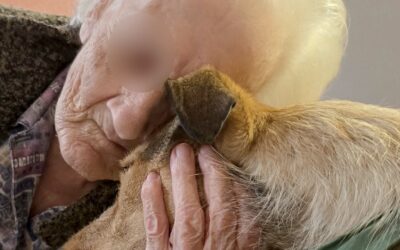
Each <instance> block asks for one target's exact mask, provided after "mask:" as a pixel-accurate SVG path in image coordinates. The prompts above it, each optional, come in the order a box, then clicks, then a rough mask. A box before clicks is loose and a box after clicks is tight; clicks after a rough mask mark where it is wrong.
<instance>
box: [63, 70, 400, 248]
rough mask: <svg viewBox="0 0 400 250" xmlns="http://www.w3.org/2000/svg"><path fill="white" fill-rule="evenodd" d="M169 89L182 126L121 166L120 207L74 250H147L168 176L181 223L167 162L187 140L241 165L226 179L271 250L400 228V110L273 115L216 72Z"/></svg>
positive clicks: (78, 238) (328, 105) (340, 104)
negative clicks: (151, 214) (154, 194)
mask: <svg viewBox="0 0 400 250" xmlns="http://www.w3.org/2000/svg"><path fill="white" fill-rule="evenodd" d="M167 89H168V91H167V92H168V93H169V96H170V100H171V101H172V103H173V105H174V107H175V111H176V114H177V117H176V118H175V119H174V120H173V121H171V122H170V123H169V124H168V125H166V126H165V127H164V129H163V130H162V131H161V132H159V133H158V134H157V135H155V136H154V137H153V139H152V140H151V141H149V142H148V143H147V144H146V145H142V146H141V147H139V148H137V149H136V150H134V152H132V153H130V154H129V155H128V156H127V157H126V159H124V160H123V161H122V164H123V167H124V169H125V170H123V172H122V174H121V188H120V192H119V197H118V198H117V202H116V203H115V204H114V205H113V206H112V207H111V208H109V209H108V210H107V211H106V212H105V213H104V214H103V215H102V216H101V217H100V218H99V219H97V220H96V221H94V222H93V223H92V224H90V225H89V226H88V227H86V228H84V229H83V230H82V231H81V232H79V233H78V234H77V235H75V236H74V237H72V239H71V240H70V241H69V242H67V244H66V245H65V248H66V249H144V244H145V231H144V226H143V213H142V207H141V206H142V204H141V201H140V198H139V194H140V187H141V184H142V183H143V181H144V178H145V176H146V174H147V173H148V172H149V171H159V172H160V175H161V177H162V180H163V185H164V193H165V194H166V198H165V200H166V201H167V205H168V208H169V211H170V216H171V221H172V214H173V212H172V211H173V206H172V204H171V199H170V197H169V195H170V194H171V187H170V172H169V168H168V158H169V152H170V150H171V148H172V146H174V145H175V144H176V143H177V142H180V141H182V140H184V141H192V142H195V143H194V145H198V144H210V143H213V145H214V146H215V148H216V149H217V150H218V151H219V152H220V153H221V154H222V155H223V156H224V157H225V158H226V159H229V160H230V161H231V162H232V163H233V164H226V168H225V169H224V170H225V171H226V173H227V174H228V175H229V176H230V177H231V178H233V179H234V181H236V182H239V183H242V184H243V185H246V186H247V188H248V190H249V193H248V195H247V196H245V197H242V196H241V197H239V198H238V199H239V203H241V204H248V211H249V215H248V217H249V218H250V219H249V223H251V222H256V223H259V224H261V225H262V229H263V237H262V239H261V241H260V245H259V246H263V248H266V247H270V248H271V249H289V248H294V249H310V248H314V247H319V246H322V245H324V244H326V243H329V242H330V241H333V240H335V239H337V238H338V237H340V236H343V235H346V234H349V233H351V232H355V231H357V230H359V229H361V228H363V227H365V226H366V225H368V224H369V223H370V222H371V221H374V220H377V221H376V229H377V230H378V229H382V228H383V229H384V228H385V227H386V226H387V225H388V224H389V223H391V221H394V220H396V219H398V217H399V209H400V185H399V183H400V156H399V155H400V112H399V111H398V110H394V109H387V108H381V107H376V106H371V105H364V104H359V103H352V102H347V101H323V102H317V103H314V104H308V105H298V106H293V107H289V108H284V109H274V108H270V107H266V106H265V105H263V104H260V103H259V102H257V101H255V99H254V98H252V97H251V96H250V95H249V94H247V93H246V92H245V91H244V90H242V89H241V88H240V87H239V86H238V85H236V84H235V83H233V82H232V81H231V80H230V79H229V78H228V77H226V76H225V75H223V74H221V73H218V72H215V71H213V70H212V69H202V70H200V71H198V72H196V73H194V74H192V75H190V76H187V77H185V78H182V79H179V80H177V81H170V82H168V84H167ZM206 118H208V119H206ZM184 132H185V133H184ZM185 134H187V135H189V137H187V136H186V135H185ZM189 138H190V140H189Z"/></svg>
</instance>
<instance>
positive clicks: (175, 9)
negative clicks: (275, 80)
mask: <svg viewBox="0 0 400 250" xmlns="http://www.w3.org/2000/svg"><path fill="white" fill-rule="evenodd" d="M243 4H246V1H233V2H232V1H215V0H205V1H196V0H187V1H174V0H171V1H158V0H136V1H135V0H119V1H118V0H117V1H103V2H102V4H99V5H98V6H96V8H95V10H94V11H93V12H91V13H90V15H89V17H88V19H87V20H86V21H85V22H84V23H83V26H82V28H81V39H82V41H83V43H84V46H83V48H82V50H81V52H80V53H79V54H78V56H77V58H76V60H75V61H74V63H73V64H72V66H71V69H70V72H69V77H68V79H67V81H66V83H65V86H64V89H63V91H62V94H61V96H60V99H59V102H58V105H57V109H56V130H57V134H58V138H59V141H60V148H61V153H62V155H63V157H64V159H65V160H66V162H67V163H68V164H69V165H70V166H71V167H73V168H74V169H75V170H77V172H78V173H80V174H81V175H82V176H84V177H86V178H88V179H89V180H97V179H108V178H113V179H116V178H118V160H120V159H121V158H122V157H123V156H124V154H125V153H126V151H127V150H128V149H129V148H132V147H135V146H136V145H138V144H140V143H141V142H142V141H143V140H145V139H146V137H148V136H149V135H150V134H151V133H152V132H153V131H154V130H156V129H157V127H158V126H160V125H161V124H162V123H163V122H165V121H166V120H167V119H168V117H169V116H170V108H169V107H168V104H167V102H166V100H165V96H164V91H163V84H164V82H165V81H166V80H167V79H168V78H177V77H179V76H182V75H184V74H187V73H190V72H191V71H193V70H195V69H197V68H199V67H201V66H203V65H206V64H211V65H213V66H214V67H216V68H217V69H219V70H221V71H223V72H225V73H227V74H229V75H230V76H231V77H232V78H233V79H234V80H236V81H237V82H239V83H243V85H244V86H245V87H248V88H249V89H256V88H257V86H246V83H248V82H249V81H250V80H251V79H250V76H249V75H250V74H249V72H251V70H250V69H252V68H255V67H256V65H260V64H263V63H264V64H265V63H269V64H271V65H272V64H273V62H274V55H275V54H276V55H278V54H279V51H278V50H277V49H276V50H275V51H274V50H273V48H274V46H273V44H268V42H267V41H266V40H265V39H263V38H260V40H264V45H260V44H257V41H255V40H254V39H253V38H254V37H255V34H254V33H257V32H258V30H254V28H252V21H251V20H250V19H249V18H250V16H251V15H249V13H248V12H253V14H254V15H256V13H258V12H260V11H263V12H264V13H263V15H268V14H267V13H265V10H257V7H256V6H255V7H254V8H251V7H248V6H247V7H246V8H244V6H240V5H243ZM268 28H269V26H268V25H266V26H265V29H268ZM264 33H265V32H264ZM260 35H261V34H260ZM260 40H258V42H259V41H260ZM274 42H275V43H277V44H279V43H280V41H279V36H278V35H277V34H275V39H274ZM260 46H269V49H271V51H273V53H271V62H265V61H262V62H260V61H257V60H256V59H255V58H257V56H256V55H257V53H259V51H260V49H262V48H264V47H260ZM263 68H264V69H265V68H266V67H263ZM271 68H273V67H271Z"/></svg>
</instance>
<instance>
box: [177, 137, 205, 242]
mask: <svg viewBox="0 0 400 250" xmlns="http://www.w3.org/2000/svg"><path fill="white" fill-rule="evenodd" d="M171 179H172V197H173V201H174V206H175V224H174V227H173V234H172V235H171V237H172V238H171V242H172V244H173V247H174V248H178V249H202V248H203V244H204V212H203V209H202V207H201V204H200V199H199V194H198V190H197V182H196V168H195V158H194V153H193V150H192V149H191V147H190V146H189V145H188V144H180V145H178V146H177V147H176V148H175V149H174V150H173V152H172V154H171Z"/></svg>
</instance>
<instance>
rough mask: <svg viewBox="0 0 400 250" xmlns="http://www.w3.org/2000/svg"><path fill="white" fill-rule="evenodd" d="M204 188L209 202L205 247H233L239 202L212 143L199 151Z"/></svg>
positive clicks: (222, 162)
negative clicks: (236, 201) (236, 202)
mask: <svg viewBox="0 0 400 250" xmlns="http://www.w3.org/2000/svg"><path fill="white" fill-rule="evenodd" d="M199 164H200V169H201V171H202V173H203V181H204V191H205V195H206V200H207V203H208V213H209V217H210V218H209V223H208V234H207V237H206V242H205V248H206V249H234V248H235V245H236V238H237V237H236V236H237V235H236V234H237V231H236V226H237V221H238V218H237V216H236V210H235V208H236V206H235V205H236V204H235V195H234V190H233V189H232V187H233V186H232V182H231V180H230V179H229V178H227V177H226V176H224V175H223V174H222V173H223V172H222V171H221V170H222V168H224V165H223V164H224V161H223V160H222V159H221V158H220V157H219V156H218V155H217V154H216V153H215V152H214V150H213V149H212V148H211V147H209V146H203V147H201V149H200V152H199Z"/></svg>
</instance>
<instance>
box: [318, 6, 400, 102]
mask: <svg viewBox="0 0 400 250" xmlns="http://www.w3.org/2000/svg"><path fill="white" fill-rule="evenodd" d="M345 4H346V7H347V9H348V16H349V24H350V25H349V43H348V47H347V50H346V54H345V58H344V61H343V64H342V69H341V72H340V73H339V76H338V77H337V79H335V80H334V81H333V83H332V84H331V86H330V87H329V88H328V91H327V93H326V94H325V98H327V99H335V98H336V99H337V98H340V99H350V100H355V101H361V102H367V103H373V104H379V105H385V106H390V107H396V108H400V0H347V1H345Z"/></svg>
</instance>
